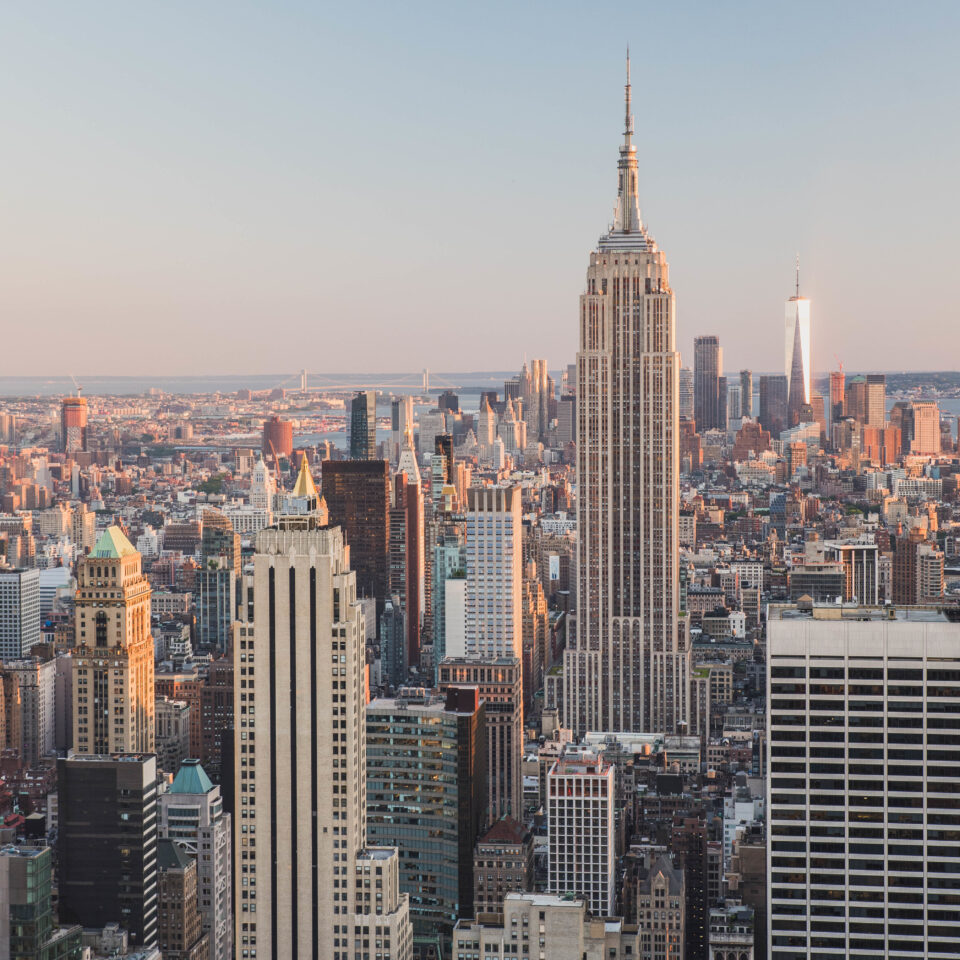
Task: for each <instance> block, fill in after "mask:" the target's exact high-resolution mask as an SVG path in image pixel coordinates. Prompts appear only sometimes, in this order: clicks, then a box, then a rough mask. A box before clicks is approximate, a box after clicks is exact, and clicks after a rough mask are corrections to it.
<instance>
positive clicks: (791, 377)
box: [783, 263, 811, 427]
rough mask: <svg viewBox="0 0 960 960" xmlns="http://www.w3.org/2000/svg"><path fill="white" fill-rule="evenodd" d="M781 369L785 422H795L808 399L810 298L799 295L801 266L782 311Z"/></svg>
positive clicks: (793, 423) (791, 423) (792, 424)
mask: <svg viewBox="0 0 960 960" xmlns="http://www.w3.org/2000/svg"><path fill="white" fill-rule="evenodd" d="M784 317H785V320H784V342H783V372H784V373H785V374H786V375H787V422H788V426H791V427H793V426H796V425H797V424H798V423H799V422H800V420H801V416H800V413H801V411H800V408H801V407H802V406H804V404H809V403H810V402H811V390H810V386H811V382H810V301H809V300H808V299H807V298H806V297H801V296H800V266H799V263H798V265H797V289H796V293H795V294H794V295H793V296H792V297H791V298H790V299H789V300H788V301H787V305H786V310H785V314H784Z"/></svg>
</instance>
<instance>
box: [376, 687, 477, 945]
mask: <svg viewBox="0 0 960 960" xmlns="http://www.w3.org/2000/svg"><path fill="white" fill-rule="evenodd" d="M366 729H367V840H368V841H369V843H370V844H371V846H377V847H396V848H397V850H398V852H399V858H400V889H401V890H402V891H404V892H405V893H408V894H409V895H410V919H411V922H412V924H413V932H414V936H415V937H416V938H418V939H419V938H423V939H424V940H429V939H430V938H431V937H434V936H436V935H437V934H439V935H440V938H441V941H442V942H443V943H444V944H449V942H450V938H451V936H452V934H453V927H454V925H455V924H456V922H457V918H458V917H470V916H473V890H474V878H473V847H474V843H475V842H476V839H477V837H478V836H479V834H480V830H481V827H482V826H483V824H484V822H485V820H486V805H487V771H486V761H487V741H486V725H485V721H484V707H483V705H482V704H481V703H480V696H479V691H478V689H477V688H476V687H473V688H471V687H461V688H457V687H452V688H449V689H448V690H447V693H446V696H445V697H436V698H435V697H430V696H429V695H424V694H423V693H422V692H418V691H416V690H401V691H400V692H399V694H398V696H397V697H395V698H393V699H376V700H373V701H371V702H370V703H369V704H368V705H367V722H366Z"/></svg>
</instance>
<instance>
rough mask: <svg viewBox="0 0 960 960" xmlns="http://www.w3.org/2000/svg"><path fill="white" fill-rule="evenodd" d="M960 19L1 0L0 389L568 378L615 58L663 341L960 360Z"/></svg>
mask: <svg viewBox="0 0 960 960" xmlns="http://www.w3.org/2000/svg"><path fill="white" fill-rule="evenodd" d="M958 36H960V3H957V2H943V3H932V2H916V0H915V2H912V3H903V2H897V3H888V2H881V0H869V2H841V3H837V2H829V3H811V2H796V0H794V2H791V3H779V2H769V0H768V2H758V3H733V2H731V3H715V2H703V3H680V2H678V3H656V4H655V3H652V2H645V0H632V2H625V3H595V4H585V3H582V2H578V3H572V2H571V3H566V2H556V0H554V2H544V3H532V2H520V3H518V2H508V3H496V2H485V3H461V2H450V0H447V2H438V3H427V2H414V3H397V2H395V0H394V2H386V3H360V2H352V3H336V4H333V3H330V4H328V3H317V2H302V3H295V2H289V0H272V2H269V3H264V2H257V3H252V2H246V0H232V2H229V3H227V2H222V3H216V2H201V3H197V2H193V0H191V2H171V0H167V2H164V3H162V4H161V3H129V2H124V0H114V2H109V3H108V2H97V0H83V2H81V3H78V2H74V0H70V2H55V0H45V2H43V3H19V4H17V3H8V4H4V5H3V6H2V7H0V78H2V89H3V95H2V97H0V125H2V130H3V146H2V148H0V177H2V190H0V374H7V375H9V374H15V373H24V374H64V373H67V372H70V371H73V372H76V373H78V374H81V375H82V374H83V373H90V374H92V373H112V374H120V373H130V374H154V375H160V374H174V373H267V372H271V373H272V372H287V371H288V370H294V369H298V368H299V367H301V366H306V367H307V368H308V369H310V370H313V371H318V372H326V371H364V372H366V371H370V372H374V371H395V370H414V369H419V368H420V367H422V366H428V367H430V368H432V369H434V370H480V369H502V368H504V367H512V366H514V365H516V364H518V363H519V361H520V359H521V356H522V355H523V354H526V355H527V356H546V357H547V358H548V360H549V362H550V365H551V367H554V368H556V367H560V366H561V365H562V364H565V363H567V362H569V361H572V360H573V357H574V353H575V350H576V337H577V309H578V306H577V298H578V295H579V294H580V293H581V291H582V287H583V280H584V275H585V270H586V266H587V260H588V255H589V252H590V250H591V248H592V246H593V245H594V244H595V243H596V240H597V237H598V236H599V235H600V233H601V232H603V230H604V228H605V226H606V224H607V222H608V221H609V219H610V217H611V214H612V209H613V203H614V199H615V192H616V176H615V174H616V170H615V164H616V157H617V145H618V142H619V139H620V134H621V130H622V126H623V124H622V113H623V106H622V96H623V87H622V84H623V57H624V47H625V46H626V44H627V42H629V43H630V47H631V51H632V56H633V82H634V88H633V102H634V112H635V115H636V128H637V137H636V140H637V143H638V154H639V158H640V175H641V203H642V208H643V214H644V218H645V220H646V222H647V224H648V226H649V229H650V231H651V232H652V234H653V236H654V237H655V238H656V240H657V241H658V243H659V244H660V246H661V247H662V248H663V249H664V250H665V251H666V254H667V257H668V259H669V261H670V265H671V280H672V283H673V287H674V290H675V291H676V295H677V315H678V326H679V340H680V348H681V350H682V351H683V357H684V363H685V364H688V363H690V362H691V361H692V349H691V344H692V340H693V337H694V336H695V335H697V334H701V333H715V334H718V335H719V336H720V338H721V342H722V344H723V347H724V354H725V357H724V360H725V366H726V368H727V369H728V370H736V369H739V368H740V367H742V366H750V367H752V368H754V369H757V370H770V369H774V368H777V367H779V366H780V364H781V363H782V356H783V345H782V336H783V333H782V329H783V300H784V299H785V298H786V297H787V296H789V295H790V293H791V291H792V286H793V265H794V257H795V254H796V253H797V252H799V254H800V257H801V270H802V288H803V292H804V293H805V294H807V295H808V296H810V297H811V298H812V299H813V324H814V326H813V330H814V333H813V344H814V347H813V350H814V362H815V367H816V368H817V369H819V370H824V369H827V368H828V367H830V366H832V365H833V364H834V354H837V355H839V357H840V358H841V359H842V360H843V361H844V364H845V366H846V367H847V368H848V369H851V370H857V369H860V370H862V369H868V368H873V369H888V370H892V369H910V368H914V369H956V368H958V367H960V323H958V309H957V296H956V293H955V289H954V285H955V277H956V274H957V270H958V267H957V261H958V240H957V229H958V224H960V189H958V175H960V124H958V118H960V56H958V47H957V43H958Z"/></svg>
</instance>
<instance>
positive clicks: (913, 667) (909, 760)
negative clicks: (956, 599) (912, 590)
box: [767, 605, 960, 960]
mask: <svg viewBox="0 0 960 960" xmlns="http://www.w3.org/2000/svg"><path fill="white" fill-rule="evenodd" d="M767 657H768V660H767V663H768V668H767V702H768V703H769V704H770V718H769V731H770V764H769V769H768V774H767V796H768V797H769V823H770V833H771V841H772V842H771V843H769V844H768V854H767V873H768V878H769V879H768V891H769V892H768V899H767V904H768V908H769V929H768V940H767V948H768V951H769V952H768V954H767V955H768V956H769V957H771V958H773V960H791V958H797V960H799V958H806V957H812V956H823V957H846V958H853V957H866V956H878V957H881V956H882V957H914V956H917V957H920V956H922V957H949V956H956V955H957V933H956V916H955V914H956V907H955V904H954V897H955V896H956V890H957V888H958V887H960V861H958V859H957V856H956V842H955V840H954V839H953V838H954V837H955V835H956V833H957V831H958V830H960V810H958V809H957V800H956V796H957V794H956V783H957V778H956V760H957V756H956V729H957V727H958V725H960V686H958V685H957V676H958V669H960V623H958V622H957V619H956V617H955V615H954V611H950V610H945V609H940V608H936V607H926V608H918V607H914V608H910V607H856V608H851V607H846V608H843V609H841V608H839V607H835V606H831V607H816V606H814V607H813V609H812V610H809V609H808V610H806V611H804V610H799V609H797V608H796V607H794V606H786V605H783V606H781V605H772V606H771V607H770V611H769V615H768V626H767Z"/></svg>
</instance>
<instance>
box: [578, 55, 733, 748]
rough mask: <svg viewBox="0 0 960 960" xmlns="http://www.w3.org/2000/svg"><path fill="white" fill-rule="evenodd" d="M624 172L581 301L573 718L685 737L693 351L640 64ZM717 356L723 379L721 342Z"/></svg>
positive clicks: (592, 726) (583, 726)
mask: <svg viewBox="0 0 960 960" xmlns="http://www.w3.org/2000/svg"><path fill="white" fill-rule="evenodd" d="M617 167H618V176H619V188H618V202H617V212H616V216H615V219H614V223H613V226H612V228H611V230H610V231H609V232H608V233H607V234H605V235H604V236H603V237H601V238H600V241H599V243H598V245H597V249H596V250H594V251H593V252H592V253H591V254H590V266H589V268H588V270H587V284H586V292H585V293H584V294H583V295H582V296H581V298H580V351H579V353H578V354H577V379H578V383H577V534H578V545H577V549H578V560H577V563H578V571H579V576H578V583H577V621H576V627H577V629H576V637H575V640H574V643H573V644H572V646H571V647H570V648H569V649H568V650H567V651H566V652H565V655H564V673H563V684H564V703H563V712H564V724H565V726H569V727H572V728H573V729H574V731H575V733H577V734H582V733H585V732H586V731H587V730H643V731H667V732H671V733H672V732H673V731H674V730H675V729H676V727H677V725H678V724H679V723H681V722H683V721H685V720H686V718H687V706H688V704H687V698H688V690H689V651H688V645H687V639H686V631H685V630H681V628H680V625H679V597H678V593H677V587H678V583H679V579H680V577H679V569H678V568H679V559H678V557H679V555H678V543H677V516H678V512H679V499H680V494H679V473H680V456H679V418H678V413H679V411H678V406H679V375H680V355H679V353H678V352H677V348H676V329H675V327H676V323H675V317H674V296H673V291H672V290H671V289H670V281H669V268H668V265H667V260H666V257H665V256H664V254H663V252H662V251H661V250H659V249H658V247H657V245H656V243H655V242H654V240H653V238H652V237H651V236H650V235H649V234H648V233H647V231H646V229H645V227H644V225H643V222H642V221H641V219H640V201H639V194H638V184H637V154H636V147H635V146H634V143H633V117H632V116H631V113H630V79H629V63H628V70H627V85H626V129H625V131H624V141H623V145H622V146H621V147H620V160H619V163H618V165H617ZM715 359H716V375H717V376H719V346H718V345H717V347H716V353H715ZM714 415H715V410H714ZM698 423H699V421H698Z"/></svg>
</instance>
